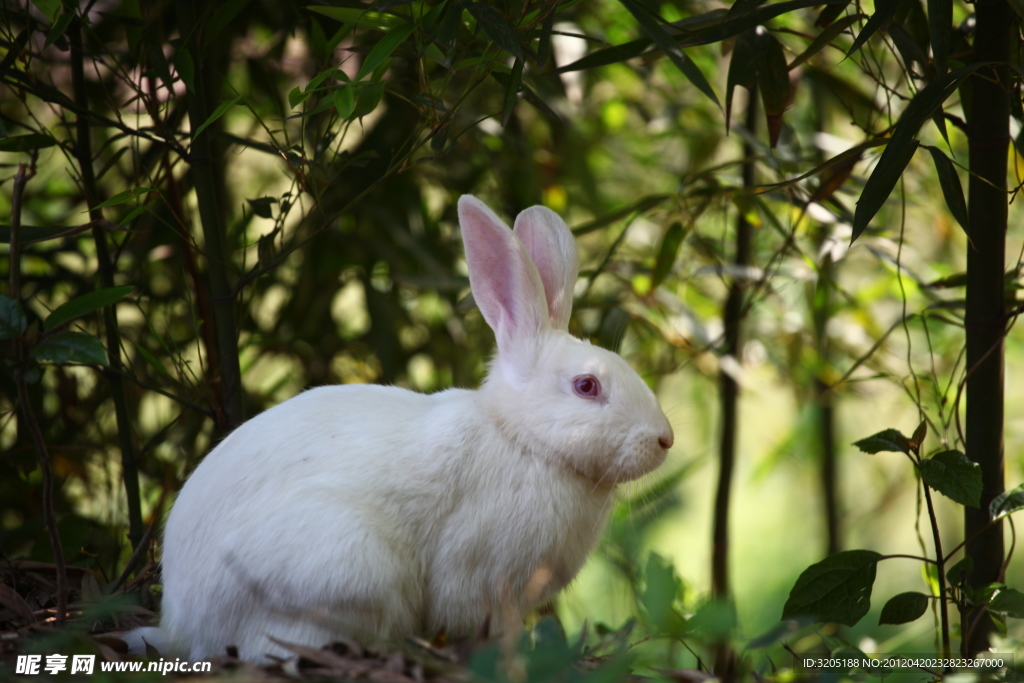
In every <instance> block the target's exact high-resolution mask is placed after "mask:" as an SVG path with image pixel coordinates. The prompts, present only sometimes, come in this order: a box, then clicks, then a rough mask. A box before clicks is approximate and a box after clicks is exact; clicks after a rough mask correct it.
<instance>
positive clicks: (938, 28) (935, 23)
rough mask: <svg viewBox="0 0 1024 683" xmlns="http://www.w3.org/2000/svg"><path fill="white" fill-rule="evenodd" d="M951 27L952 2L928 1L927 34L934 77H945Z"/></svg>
mask: <svg viewBox="0 0 1024 683" xmlns="http://www.w3.org/2000/svg"><path fill="white" fill-rule="evenodd" d="M952 26H953V0H928V33H929V34H930V35H929V37H930V38H931V41H930V42H931V45H932V61H933V62H934V63H935V75H936V76H944V75H946V68H947V64H948V61H949V44H950V42H951V34H950V31H951V30H952Z"/></svg>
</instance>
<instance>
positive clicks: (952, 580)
mask: <svg viewBox="0 0 1024 683" xmlns="http://www.w3.org/2000/svg"><path fill="white" fill-rule="evenodd" d="M973 569H974V560H972V559H971V558H970V557H968V556H966V555H964V556H963V557H962V558H961V559H960V561H959V562H957V563H956V564H954V565H953V566H952V567H950V568H949V571H947V572H946V580H947V581H948V582H949V585H951V586H959V585H961V584H965V583H967V578H968V577H969V576H970V575H971V571H972V570H973Z"/></svg>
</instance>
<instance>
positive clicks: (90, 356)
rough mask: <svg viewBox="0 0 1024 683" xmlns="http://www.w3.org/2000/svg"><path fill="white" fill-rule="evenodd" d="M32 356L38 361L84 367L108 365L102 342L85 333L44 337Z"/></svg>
mask: <svg viewBox="0 0 1024 683" xmlns="http://www.w3.org/2000/svg"><path fill="white" fill-rule="evenodd" d="M32 356H33V357H34V358H35V359H36V360H38V361H45V362H50V363H57V364H58V365H63V364H65V363H81V364H84V365H106V364H107V352H106V350H105V349H104V348H103V344H101V343H100V340H99V339H97V338H96V337H93V336H92V335H89V334H85V333H83V332H58V333H57V334H55V335H53V336H51V337H44V338H43V340H42V341H41V342H39V343H38V344H37V345H36V346H35V347H34V348H33V349H32Z"/></svg>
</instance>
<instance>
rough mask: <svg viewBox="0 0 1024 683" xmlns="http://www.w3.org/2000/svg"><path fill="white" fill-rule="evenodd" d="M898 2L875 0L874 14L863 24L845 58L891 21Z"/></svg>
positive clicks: (899, 0) (897, 0) (894, 0)
mask: <svg viewBox="0 0 1024 683" xmlns="http://www.w3.org/2000/svg"><path fill="white" fill-rule="evenodd" d="M900 2H901V0H876V2H875V13H874V14H872V15H871V18H870V19H868V21H867V23H866V24H864V28H862V29H861V30H860V34H859V35H858V36H857V39H856V40H854V41H853V47H851V48H850V51H849V52H847V53H846V56H847V57H850V56H852V55H853V53H854V52H856V51H857V50H859V49H860V48H861V46H862V45H863V44H864V43H866V42H868V38H870V37H871V36H873V35H874V34H875V32H876V31H878V29H880V28H882V26H883V25H885V24H888V23H889V22H890V21H891V20H892V15H893V14H895V13H896V8H897V7H899V4H900Z"/></svg>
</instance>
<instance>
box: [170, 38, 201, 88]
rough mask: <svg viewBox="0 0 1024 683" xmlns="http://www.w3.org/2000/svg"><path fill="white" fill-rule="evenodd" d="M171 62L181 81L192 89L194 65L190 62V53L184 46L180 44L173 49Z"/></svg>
mask: <svg viewBox="0 0 1024 683" xmlns="http://www.w3.org/2000/svg"><path fill="white" fill-rule="evenodd" d="M171 64H173V65H174V69H175V70H176V71H177V72H178V76H179V77H180V78H181V82H182V83H184V84H185V87H187V88H189V89H192V87H193V84H194V83H195V76H196V67H195V64H194V63H193V62H192V55H191V54H189V51H188V50H187V49H186V48H185V46H184V45H183V46H181V47H179V48H177V49H176V50H175V51H174V54H173V55H171Z"/></svg>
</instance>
